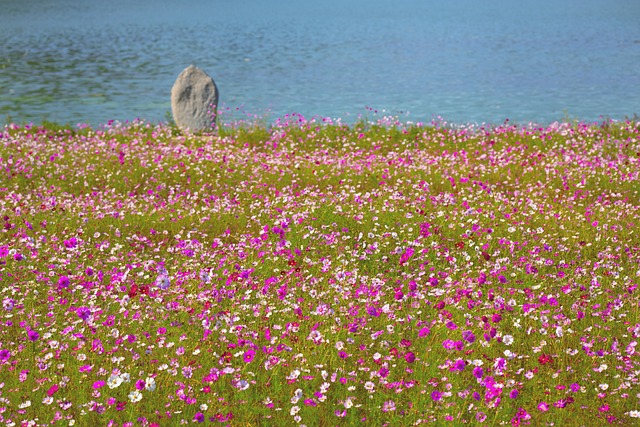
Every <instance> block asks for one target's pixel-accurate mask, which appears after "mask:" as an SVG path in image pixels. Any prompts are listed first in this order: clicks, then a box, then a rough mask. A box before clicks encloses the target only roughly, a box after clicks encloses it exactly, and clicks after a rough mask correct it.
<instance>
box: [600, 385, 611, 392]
mask: <svg viewBox="0 0 640 427" xmlns="http://www.w3.org/2000/svg"><path fill="white" fill-rule="evenodd" d="M598 387H600V390H602V391H604V390H606V389H608V388H609V384H600V385H599V386H598Z"/></svg>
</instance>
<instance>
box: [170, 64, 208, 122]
mask: <svg viewBox="0 0 640 427" xmlns="http://www.w3.org/2000/svg"><path fill="white" fill-rule="evenodd" d="M217 107H218V88H217V87H216V84H215V82H214V81H213V79H212V78H211V77H209V76H208V75H207V73H205V72H204V71H202V70H201V69H200V68H198V67H196V66H195V65H190V66H188V67H187V68H185V69H184V70H183V71H182V72H181V73H180V75H179V76H178V78H177V79H176V82H175V83H174V84H173V87H172V88H171V111H172V113H173V120H174V121H175V122H176V125H178V127H179V128H180V129H182V130H185V131H187V130H188V131H190V132H202V131H206V130H211V129H213V126H214V125H215V119H216V112H217Z"/></svg>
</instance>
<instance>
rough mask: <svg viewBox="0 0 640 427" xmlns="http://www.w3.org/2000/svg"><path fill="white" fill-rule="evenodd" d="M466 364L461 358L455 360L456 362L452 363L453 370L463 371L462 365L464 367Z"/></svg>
mask: <svg viewBox="0 0 640 427" xmlns="http://www.w3.org/2000/svg"><path fill="white" fill-rule="evenodd" d="M466 365H467V364H466V363H465V361H464V360H462V359H458V360H456V362H455V363H454V364H453V370H455V371H464V367H465V366H466Z"/></svg>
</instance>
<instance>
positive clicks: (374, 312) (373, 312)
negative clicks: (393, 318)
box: [367, 307, 380, 317]
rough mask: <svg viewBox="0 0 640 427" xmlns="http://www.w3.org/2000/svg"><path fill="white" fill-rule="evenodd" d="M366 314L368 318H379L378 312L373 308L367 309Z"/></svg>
mask: <svg viewBox="0 0 640 427" xmlns="http://www.w3.org/2000/svg"><path fill="white" fill-rule="evenodd" d="M367 313H368V314H369V316H373V317H379V316H380V310H378V309H377V308H375V307H369V308H367Z"/></svg>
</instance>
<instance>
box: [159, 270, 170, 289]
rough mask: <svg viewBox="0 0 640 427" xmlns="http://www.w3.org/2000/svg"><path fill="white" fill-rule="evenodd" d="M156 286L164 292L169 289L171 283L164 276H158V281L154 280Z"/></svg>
mask: <svg viewBox="0 0 640 427" xmlns="http://www.w3.org/2000/svg"><path fill="white" fill-rule="evenodd" d="M156 285H158V287H159V288H160V289H162V290H163V291H166V290H167V289H169V286H171V281H170V280H169V277H168V276H165V275H164V274H163V275H161V276H158V280H156Z"/></svg>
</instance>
